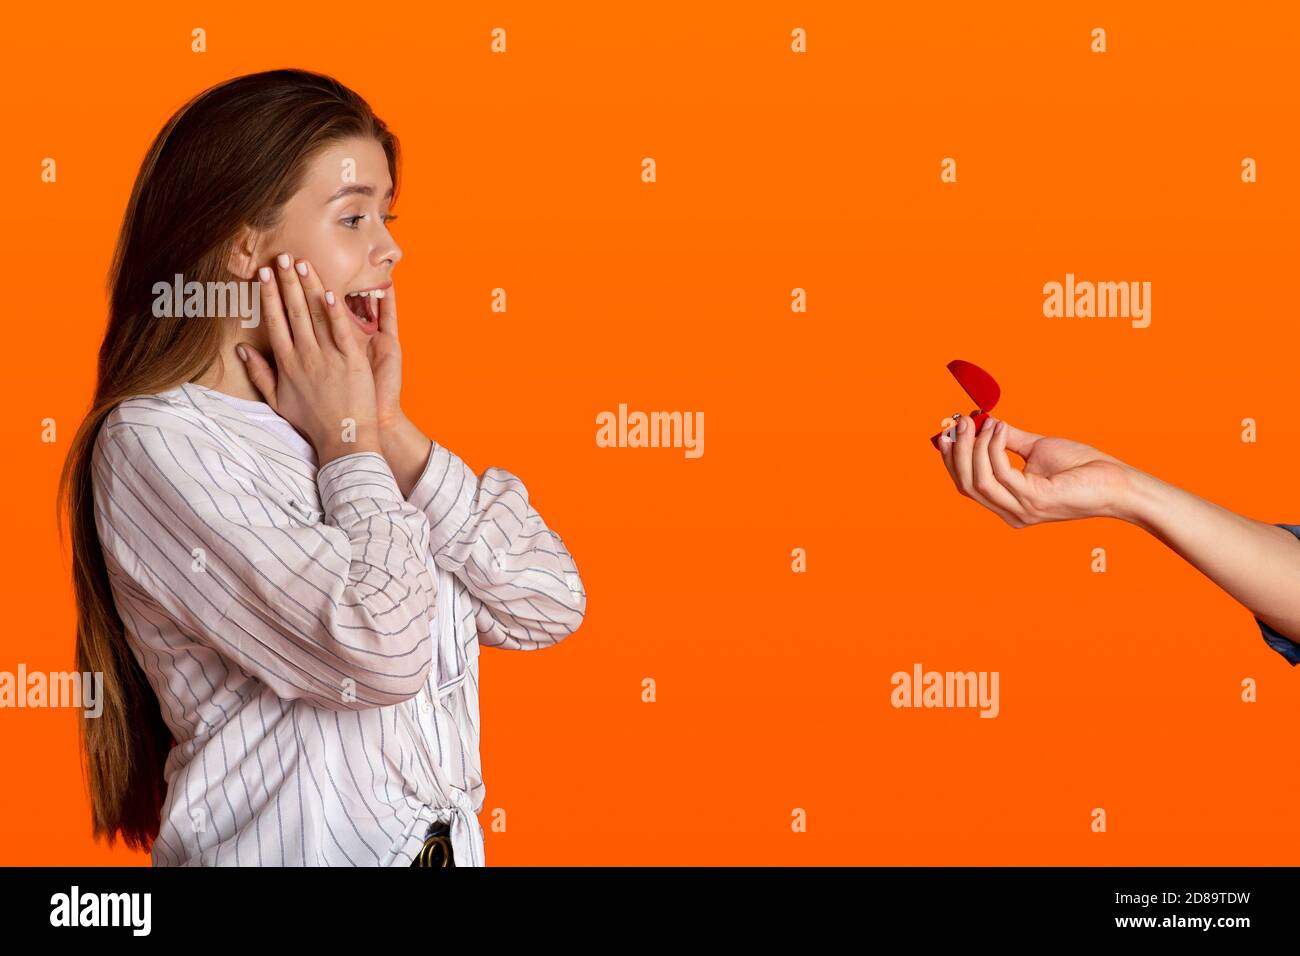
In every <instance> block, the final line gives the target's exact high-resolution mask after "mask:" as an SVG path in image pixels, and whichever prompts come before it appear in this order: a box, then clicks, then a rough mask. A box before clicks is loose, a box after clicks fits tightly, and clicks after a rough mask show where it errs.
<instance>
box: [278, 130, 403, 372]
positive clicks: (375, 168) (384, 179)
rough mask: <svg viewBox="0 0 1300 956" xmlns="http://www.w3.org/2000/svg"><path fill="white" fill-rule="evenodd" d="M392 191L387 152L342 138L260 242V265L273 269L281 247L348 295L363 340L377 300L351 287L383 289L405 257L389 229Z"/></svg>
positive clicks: (369, 142)
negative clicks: (277, 222) (394, 269)
mask: <svg viewBox="0 0 1300 956" xmlns="http://www.w3.org/2000/svg"><path fill="white" fill-rule="evenodd" d="M392 191H393V181H392V177H390V176H389V174H388V157H387V156H386V155H385V153H384V149H383V147H382V146H380V145H379V142H378V141H377V140H375V139H374V138H373V137H369V136H365V137H353V138H350V139H346V140H340V141H339V142H337V143H335V144H333V145H332V146H330V147H328V148H326V149H325V150H323V151H322V152H320V153H319V154H317V156H316V158H315V159H314V160H313V161H312V162H311V164H310V165H309V166H308V170H307V174H306V176H305V177H304V180H303V185H302V187H301V188H300V189H299V190H298V192H297V193H296V194H295V195H294V196H293V198H292V199H290V200H289V202H288V203H286V204H285V207H284V211H283V219H282V220H281V223H280V225H279V226H278V227H277V228H276V229H275V230H274V231H273V232H271V233H270V234H269V235H267V236H265V237H263V238H262V239H261V240H260V241H259V243H258V247H257V248H258V252H257V257H258V262H257V265H259V266H263V265H269V266H271V267H272V268H274V265H275V263H274V260H275V257H276V256H277V255H279V254H280V253H281V252H287V253H288V254H289V255H290V256H292V257H293V258H294V260H295V261H296V260H298V259H306V260H307V261H308V262H309V263H311V267H312V268H313V269H315V270H316V274H317V275H319V276H320V280H321V283H322V285H323V286H324V287H325V288H326V289H329V290H332V291H333V292H334V294H335V295H336V296H344V297H345V298H344V299H343V301H344V302H345V303H347V305H348V307H349V308H350V309H351V310H352V312H353V316H354V318H355V321H354V322H353V324H352V328H353V329H354V331H355V332H356V334H357V337H358V341H359V342H360V343H361V345H362V346H363V347H364V346H365V345H366V344H367V342H368V341H369V339H370V336H372V335H373V334H374V333H375V332H377V331H378V329H379V325H378V321H377V320H378V316H379V300H378V299H376V298H374V297H371V296H356V295H352V294H351V293H356V292H370V291H373V290H375V289H387V288H388V287H389V286H391V285H392V284H393V283H392V278H393V276H392V273H393V267H394V266H395V265H397V263H398V261H399V260H400V259H401V258H402V250H401V248H400V247H399V246H398V245H397V243H396V242H394V241H393V237H392V236H391V235H390V234H389V232H388V221H389V219H391V218H396V217H393V216H389V215H388V207H389V203H390V202H391V199H392Z"/></svg>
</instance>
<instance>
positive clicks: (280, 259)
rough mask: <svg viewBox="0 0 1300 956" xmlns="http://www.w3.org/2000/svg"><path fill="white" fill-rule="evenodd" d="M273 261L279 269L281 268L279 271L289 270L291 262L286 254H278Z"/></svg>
mask: <svg viewBox="0 0 1300 956" xmlns="http://www.w3.org/2000/svg"><path fill="white" fill-rule="evenodd" d="M275 261H276V262H277V263H279V264H280V268H281V269H287V268H289V264H290V263H291V262H292V261H293V260H291V259H290V258H289V254H288V253H287V252H282V253H280V254H279V255H278V256H276V257H275Z"/></svg>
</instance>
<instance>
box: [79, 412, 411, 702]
mask: <svg viewBox="0 0 1300 956" xmlns="http://www.w3.org/2000/svg"><path fill="white" fill-rule="evenodd" d="M119 408H120V406H119ZM94 459H95V460H94V496H95V507H96V525H97V528H98V531H99V538H100V543H101V545H102V547H103V550H104V553H105V558H106V563H107V564H108V566H109V568H110V573H118V574H122V575H125V577H126V578H127V579H129V581H130V582H132V583H133V584H134V585H135V586H136V588H137V589H138V590H140V591H143V592H144V593H145V594H147V595H148V596H149V597H150V599H152V600H153V601H155V602H157V604H158V605H159V606H160V607H161V608H162V609H163V610H164V611H165V612H166V613H167V614H168V615H169V616H170V617H172V618H173V619H174V620H175V621H176V622H177V623H178V625H179V626H180V627H181V628H182V630H184V631H186V632H188V633H189V635H190V636H192V638H193V639H194V640H195V641H197V642H200V643H202V644H204V645H207V646H209V647H210V648H211V649H213V650H214V651H216V652H217V653H220V654H221V655H223V656H224V657H226V658H227V659H229V660H231V661H233V662H234V663H235V664H236V665H237V666H238V667H240V668H242V669H243V670H244V671H245V672H247V673H249V674H251V675H253V676H255V677H256V678H257V679H259V680H261V681H262V682H263V683H265V684H266V685H267V686H268V687H270V688H271V690H272V691H274V692H275V694H276V695H277V696H279V697H281V698H282V699H298V698H301V699H305V700H308V701H310V702H311V703H312V704H314V705H316V706H319V707H322V708H325V709H328V710H334V711H349V710H363V709H366V708H371V707H382V706H388V705H392V704H395V703H398V702H400V701H403V700H406V699H408V698H410V697H412V696H414V695H415V694H417V693H418V692H419V691H420V689H421V688H422V687H423V686H424V683H425V681H426V679H427V677H428V673H429V670H430V668H431V666H432V661H433V642H432V641H431V640H430V626H431V625H430V621H431V618H432V615H431V609H432V606H433V602H434V600H435V599H436V597H437V594H436V588H437V584H436V581H435V579H434V576H433V574H432V571H431V570H430V568H429V567H428V552H427V548H428V540H429V522H428V519H427V518H426V517H425V515H424V513H423V512H422V511H420V510H419V509H418V508H415V507H414V506H412V505H410V504H408V503H407V502H406V501H405V499H404V498H403V497H402V494H401V490H400V489H399V488H398V486H397V482H396V480H395V479H394V477H393V474H392V471H391V470H390V469H389V467H388V463H387V462H386V461H385V460H384V458H383V457H382V456H381V455H379V454H377V453H375V452H357V453H355V454H351V455H344V456H343V457H341V458H336V459H334V460H333V461H330V462H327V463H326V464H325V465H324V466H323V467H322V468H320V469H319V471H318V472H317V475H316V481H317V484H318V486H319V489H320V495H321V503H322V507H323V508H324V517H323V520H308V518H306V517H304V516H303V515H298V514H293V513H292V511H291V509H289V508H286V507H285V506H284V505H283V504H281V500H283V498H278V497H277V495H276V494H274V493H273V491H274V490H278V486H272V485H270V484H269V481H270V479H269V478H267V477H266V476H265V475H264V474H262V473H261V472H260V471H258V470H255V469H250V468H248V467H247V465H246V464H244V463H243V462H241V461H239V460H236V457H235V456H234V455H232V453H231V452H230V450H228V449H226V448H224V447H223V446H222V445H221V444H220V443H219V442H218V441H216V440H214V439H213V438H211V437H210V436H209V435H208V433H207V432H206V431H204V430H203V429H202V428H201V427H199V426H198V425H196V424H194V423H189V422H185V421H183V420H180V419H177V424H175V425H172V424H170V423H167V424H157V423H155V422H153V421H149V422H145V423H142V422H129V421H124V420H123V419H122V418H120V417H118V413H117V410H115V411H114V412H111V413H110V414H109V416H108V418H107V419H106V420H105V423H104V426H103V427H102V428H101V431H100V435H99V436H98V438H97V441H96V446H95V452H94ZM284 497H287V496H284ZM290 503H292V502H290Z"/></svg>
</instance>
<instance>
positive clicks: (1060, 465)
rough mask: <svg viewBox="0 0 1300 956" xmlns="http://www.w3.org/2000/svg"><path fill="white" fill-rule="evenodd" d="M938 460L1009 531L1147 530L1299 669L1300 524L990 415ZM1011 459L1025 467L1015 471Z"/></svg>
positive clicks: (967, 426) (949, 438)
mask: <svg viewBox="0 0 1300 956" xmlns="http://www.w3.org/2000/svg"><path fill="white" fill-rule="evenodd" d="M952 432H953V429H951V428H950V429H949V430H948V431H947V432H945V433H944V435H943V437H941V438H940V440H939V452H940V454H941V455H942V457H943V463H944V465H945V466H946V467H947V469H948V473H949V474H950V475H951V476H952V480H953V482H954V483H955V484H956V486H957V490H958V491H960V492H961V493H962V494H963V495H966V496H967V497H968V498H973V499H974V500H975V501H978V502H979V503H980V504H982V505H984V507H986V508H988V509H990V510H991V511H993V512H994V513H996V514H997V515H998V516H999V517H1000V518H1002V520H1003V521H1005V522H1006V523H1007V524H1009V525H1011V527H1013V528H1024V527H1027V526H1028V525H1033V524H1040V523H1042V522H1046V521H1067V520H1069V519H1071V518H1099V517H1106V518H1119V519H1120V520H1121V521H1128V522H1130V523H1132V524H1135V525H1137V526H1138V527H1140V528H1142V529H1144V530H1145V531H1148V532H1150V533H1151V534H1152V535H1154V536H1155V537H1156V538H1157V539H1158V540H1160V541H1162V542H1164V543H1165V544H1166V545H1168V546H1169V547H1170V548H1172V549H1173V550H1174V551H1175V552H1176V553H1177V554H1178V555H1180V556H1181V557H1183V558H1184V559H1186V560H1187V561H1189V562H1190V563H1191V564H1193V565H1194V566H1195V567H1196V568H1198V569H1199V570H1200V571H1201V572H1202V573H1203V574H1205V576H1206V577H1208V578H1209V579H1210V580H1211V581H1213V582H1214V583H1215V584H1217V585H1218V586H1219V587H1221V588H1223V590H1225V591H1227V592H1228V593H1229V594H1231V595H1232V596H1233V597H1234V598H1236V599H1237V600H1238V601H1240V602H1241V603H1242V604H1244V605H1245V606H1246V607H1247V608H1248V609H1250V611H1251V612H1252V613H1253V614H1254V615H1255V620H1256V622H1257V623H1258V624H1259V627H1260V630H1261V633H1262V634H1263V637H1264V640H1265V641H1266V642H1267V643H1268V645H1269V646H1270V647H1272V648H1273V649H1274V650H1276V651H1277V652H1278V653H1279V654H1281V655H1282V656H1283V657H1284V658H1286V660H1287V661H1288V662H1289V663H1290V664H1291V665H1292V666H1295V665H1296V664H1300V643H1297V642H1296V640H1293V639H1292V638H1291V637H1288V636H1287V635H1294V636H1295V638H1297V639H1300V591H1297V589H1296V586H1295V582H1296V581H1297V580H1300V544H1297V542H1296V540H1295V539H1296V538H1297V537H1300V525H1289V524H1276V525H1273V524H1265V523H1264V522H1262V521H1256V520H1255V519H1254V518H1247V517H1244V516H1243V515H1239V514H1236V513H1235V512H1232V511H1229V510H1228V509H1227V508H1223V507H1220V506H1219V505H1216V504H1214V503H1213V502H1209V501H1206V500H1205V499H1203V498H1198V497H1197V496H1196V495H1193V494H1191V493H1190V492H1187V491H1184V490H1182V489H1181V488H1177V487H1175V486H1173V485H1171V484H1169V483H1168V482H1164V481H1161V480H1160V479H1159V478H1156V477H1154V476H1152V475H1149V474H1147V473H1145V472H1143V471H1140V470H1139V469H1137V468H1134V467H1133V466H1131V465H1128V464H1125V463H1124V462H1122V461H1120V460H1119V459H1118V458H1115V457H1113V456H1111V455H1107V454H1105V453H1104V452H1100V451H1098V450H1097V449H1095V448H1092V447H1090V446H1088V445H1084V444H1081V443H1080V442H1076V441H1070V440H1069V439H1066V438H1045V437H1044V436H1042V435H1037V434H1034V433H1033V432H1028V431H1022V430H1021V429H1019V428H1015V427H1013V426H1011V425H1008V424H1007V423H1006V422H1003V421H998V420H997V419H995V418H993V417H992V416H989V417H988V418H987V419H986V420H985V423H984V426H983V427H982V428H981V429H980V433H979V435H976V434H975V430H974V428H973V427H971V420H970V419H969V418H966V417H962V418H959V419H958V422H957V426H956V434H955V436H954V435H953V434H952ZM1007 451H1012V452H1014V453H1015V454H1017V455H1019V456H1021V457H1022V458H1023V459H1024V460H1025V467H1024V470H1023V471H1021V470H1019V469H1017V468H1013V467H1012V465H1011V462H1010V461H1009V460H1008V458H1007V456H1006V452H1007Z"/></svg>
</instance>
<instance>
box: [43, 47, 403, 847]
mask: <svg viewBox="0 0 1300 956" xmlns="http://www.w3.org/2000/svg"><path fill="white" fill-rule="evenodd" d="M350 136H373V137H374V138H375V139H377V140H378V141H379V143H380V145H381V146H382V147H383V148H384V152H385V153H386V154H387V157H388V171H389V174H390V175H391V177H392V180H393V190H394V197H396V192H397V183H398V143H397V138H396V137H395V136H394V135H393V134H392V133H390V132H389V131H388V128H387V127H386V126H385V125H384V123H383V121H381V120H380V119H379V118H378V117H376V116H375V114H374V113H373V112H372V111H371V109H370V107H369V106H368V105H367V104H366V102H365V100H363V99H362V98H361V97H360V96H358V95H357V94H356V93H354V92H353V91H352V90H350V89H348V88H347V87H345V86H343V85H342V84H341V83H339V82H338V81H337V80H335V79H332V78H331V77H328V76H323V75H321V74H318V73H311V72H307V71H304V70H271V71H268V72H264V73H253V74H250V75H248V76H241V77H237V78H235V79H232V80H227V81H226V82H224V83H220V84H218V85H216V86H214V87H212V88H210V89H208V90H205V91H204V92H203V93H200V94H199V95H198V96H196V97H194V98H193V99H191V100H190V101H189V102H188V103H186V104H185V105H184V106H182V107H181V108H180V109H179V110H177V111H176V113H175V115H173V116H172V118H171V119H170V120H168V121H167V124H166V125H165V126H163V128H162V131H161V132H160V133H159V134H158V136H157V138H156V139H155V140H154V141H153V145H152V146H150V148H149V152H148V154H147V155H146V156H145V158H144V162H143V163H141V165H140V172H139V174H138V175H137V176H136V179H135V186H134V187H133V188H132V190H131V198H130V201H129V202H128V203H127V207H126V215H125V217H124V219H123V221H122V230H121V232H120V233H119V235H118V240H117V248H116V250H115V251H114V253H113V263H112V267H111V270H110V273H109V283H108V287H109V289H108V291H109V315H108V329H107V331H106V332H105V333H104V341H103V344H102V345H101V346H100V349H99V372H98V381H97V382H96V385H95V396H94V399H93V401H92V403H91V407H90V411H89V412H88V413H87V415H86V418H85V420H84V421H83V422H82V423H81V426H80V428H78V430H77V434H76V437H75V438H74V439H73V441H72V447H71V449H70V451H69V453H68V457H67V460H66V461H65V462H64V465H63V472H62V474H61V476H60V478H59V488H58V502H57V518H58V531H59V535H60V538H61V537H62V534H63V509H64V507H65V506H66V508H67V513H68V519H69V522H70V526H71V543H72V575H73V586H74V589H75V592H76V601H77V670H78V671H81V672H83V673H84V672H91V673H96V672H98V673H102V674H103V675H104V698H105V699H104V709H103V712H102V714H101V715H100V716H99V717H97V718H93V719H92V718H88V717H83V719H82V721H81V728H82V730H81V741H82V745H83V748H84V753H83V757H84V764H83V771H84V772H85V773H86V775H87V777H88V783H89V789H90V797H91V812H92V817H93V832H94V835H95V836H96V837H98V836H101V835H104V836H107V838H108V843H109V845H110V846H111V845H112V844H113V842H114V839H115V838H116V837H117V836H121V837H122V839H123V841H124V842H125V843H126V845H127V846H128V847H131V848H133V849H142V850H147V849H150V848H151V847H152V844H153V840H154V839H155V838H156V837H157V835H158V829H159V825H160V813H161V810H162V805H163V801H164V798H165V796H166V791H167V784H166V781H165V780H164V778H163V766H164V764H165V763H166V760H167V754H168V752H169V750H170V749H171V747H172V746H173V743H174V741H173V739H172V733H171V730H170V729H169V728H168V726H167V724H166V723H165V722H164V720H163V717H162V713H161V710H160V708H159V704H158V699H157V697H156V696H155V695H154V692H153V689H152V688H151V686H150V685H149V682H148V679H147V678H146V676H145V673H144V671H143V669H142V668H141V667H140V665H139V663H138V661H137V660H136V658H135V656H134V655H133V653H132V651H131V648H130V647H129V646H128V644H127V641H126V634H125V629H124V626H123V623H122V619H121V617H120V616H119V615H118V613H117V607H116V605H115V603H114V600H113V594H112V591H111V589H110V586H109V578H108V571H107V568H106V566H105V563H104V555H103V551H102V550H101V548H100V542H99V533H98V531H97V529H96V526H95V502H94V495H93V486H92V483H91V462H92V453H93V450H94V446H95V439H96V437H97V436H98V434H99V429H100V426H101V425H102V424H103V421H104V418H105V417H107V415H108V414H109V412H111V411H112V410H113V408H114V407H115V406H116V405H117V404H118V403H119V402H121V401H122V400H123V399H126V398H129V397H131V396H133V395H151V394H155V393H157V392H160V391H165V390H166V389H169V388H172V387H175V386H177V385H181V384H184V383H186V382H189V381H193V380H194V379H195V378H197V377H200V376H202V375H203V374H204V373H205V372H206V371H207V370H208V369H209V368H210V367H211V366H212V364H213V362H215V361H218V360H219V359H220V349H221V346H222V344H223V338H224V328H223V325H222V323H220V322H216V321H207V322H202V321H197V322H196V321H195V320H194V319H193V318H190V319H186V318H181V317H178V318H166V317H164V318H157V317H155V316H154V315H153V297H154V293H153V288H154V284H155V283H156V282H160V281H162V282H171V281H172V279H173V276H175V275H176V274H177V273H179V274H181V275H182V276H183V277H184V281H186V282H189V281H191V280H194V281H198V282H201V283H206V282H229V281H230V280H231V279H232V278H233V277H232V276H231V275H230V273H229V270H228V268H227V264H228V262H229V259H230V254H231V251H232V249H233V247H234V245H235V242H236V241H237V239H238V237H239V233H240V230H241V227H244V226H250V227H252V228H254V229H269V228H273V227H274V226H275V225H276V224H277V223H278V221H279V218H280V216H281V215H282V212H283V206H284V204H285V203H286V202H287V201H288V200H289V199H290V198H291V197H292V196H293V195H294V193H295V192H297V190H298V189H299V187H300V186H301V183H302V178H303V175H304V173H305V170H306V167H307V165H308V163H309V162H310V160H311V159H312V157H313V156H315V155H316V154H317V152H319V150H321V149H322V148H324V147H326V146H327V145H329V144H330V143H333V142H335V141H337V140H339V139H343V138H346V137H350Z"/></svg>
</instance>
